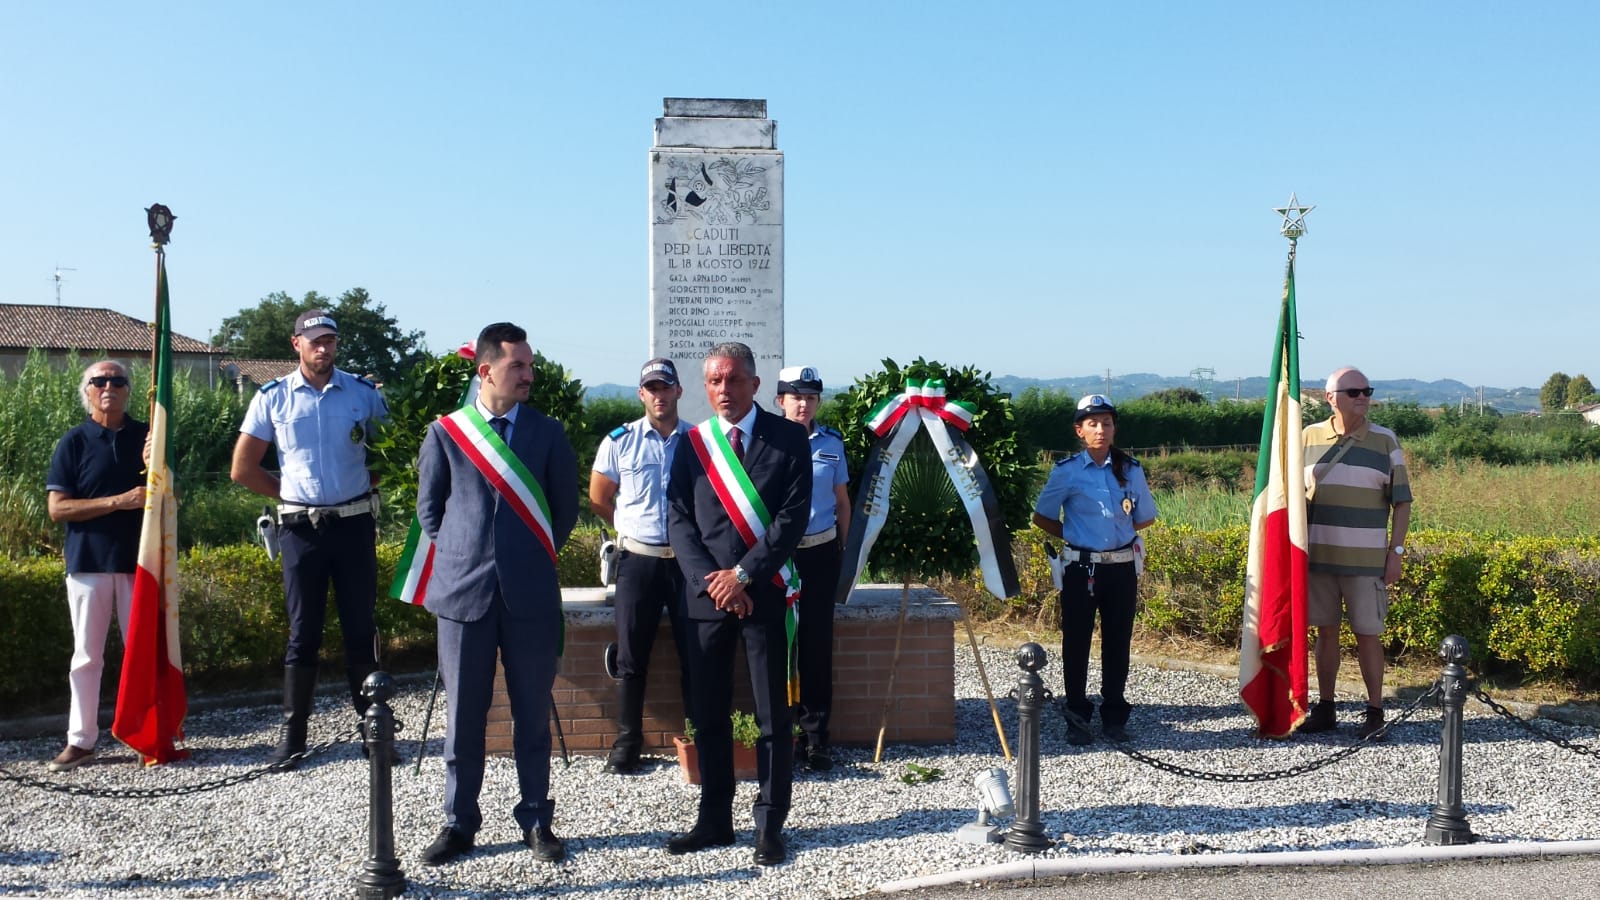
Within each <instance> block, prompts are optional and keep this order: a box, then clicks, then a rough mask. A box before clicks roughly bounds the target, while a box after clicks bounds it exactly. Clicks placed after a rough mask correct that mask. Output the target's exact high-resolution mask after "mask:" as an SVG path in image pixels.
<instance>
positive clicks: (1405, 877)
mask: <svg viewBox="0 0 1600 900" xmlns="http://www.w3.org/2000/svg"><path fill="white" fill-rule="evenodd" d="M887 896H895V897H907V898H916V900H929V898H957V897H959V898H973V897H991V896H993V897H1005V898H1011V897H1015V898H1018V900H1020V898H1022V897H1029V898H1033V897H1049V898H1066V897H1070V898H1079V897H1093V898H1095V900H1195V898H1209V897H1218V898H1227V900H1256V898H1259V900H1285V898H1304V897H1315V898H1317V900H1372V898H1374V897H1382V898H1384V900H1440V898H1442V897H1448V898H1450V900H1506V898H1520V897H1538V898H1551V900H1569V898H1570V900H1579V898H1582V900H1592V898H1595V897H1600V856H1562V857H1552V858H1545V859H1495V860H1467V861H1460V862H1447V863H1435V864H1428V865H1392V866H1322V867H1282V868H1277V867H1274V868H1252V869H1218V870H1193V869H1191V870H1186V871H1176V872H1159V873H1131V874H1118V875H1077V876H1072V877H1068V878H1052V879H1041V880H1037V881H1036V880H1018V881H1006V882H993V883H979V884H965V885H953V886H949V887H939V888H926V889H923V890H919V891H909V892H906V893H901V894H894V895H887Z"/></svg>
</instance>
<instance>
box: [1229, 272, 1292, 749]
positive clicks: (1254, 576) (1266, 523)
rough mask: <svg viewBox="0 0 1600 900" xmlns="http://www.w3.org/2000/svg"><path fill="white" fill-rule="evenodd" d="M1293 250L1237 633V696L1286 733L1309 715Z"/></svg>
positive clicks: (1259, 728) (1273, 733)
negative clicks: (1242, 607) (1241, 620)
mask: <svg viewBox="0 0 1600 900" xmlns="http://www.w3.org/2000/svg"><path fill="white" fill-rule="evenodd" d="M1298 340H1299V335H1298V328H1297V324H1296V320H1295V309H1294V251H1293V250H1292V249H1291V250H1290V253H1289V267H1288V273H1287V274H1286V275H1285V276H1284V284H1283V310H1282V312H1281V313H1280V314H1279V316H1278V336H1277V346H1276V347H1275V348H1274V350H1273V353H1272V389H1271V392H1270V393H1269V394H1268V396H1267V408H1266V412H1265V414H1264V415H1263V417H1262V423H1261V453H1260V456H1259V457H1258V458H1257V460H1256V492H1255V504H1254V506H1253V507H1252V508H1251V511H1250V556H1249V563H1248V566H1247V568H1246V574H1245V585H1244V626H1243V628H1242V629H1241V632H1240V639H1239V696H1240V697H1242V698H1243V699H1244V704H1245V706H1246V707H1248V708H1249V710H1250V714H1251V715H1252V716H1254V717H1255V720H1256V736H1257V737H1267V738H1283V737H1288V736H1289V735H1290V734H1292V733H1293V732H1294V730H1295V729H1296V728H1298V727H1299V726H1300V723H1301V722H1302V721H1304V720H1305V716H1306V709H1307V707H1306V571H1307V570H1306V562H1307V560H1306V546H1307V541H1306V486H1305V475H1304V471H1305V468H1304V467H1305V454H1304V452H1303V449H1302V444H1301V439H1300V348H1299V342H1298Z"/></svg>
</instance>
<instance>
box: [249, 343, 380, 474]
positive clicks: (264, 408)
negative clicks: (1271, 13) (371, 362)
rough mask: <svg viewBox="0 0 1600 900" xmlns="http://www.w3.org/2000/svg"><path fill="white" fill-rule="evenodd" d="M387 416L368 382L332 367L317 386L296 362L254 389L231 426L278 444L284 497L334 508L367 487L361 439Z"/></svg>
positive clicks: (365, 445) (254, 436) (376, 390)
mask: <svg viewBox="0 0 1600 900" xmlns="http://www.w3.org/2000/svg"><path fill="white" fill-rule="evenodd" d="M388 417H389V406H388V404H386V403H385V402H384V400H383V392H381V391H379V390H378V389H377V387H376V386H374V385H373V383H372V382H370V381H367V380H366V379H364V378H358V377H357V376H355V375H352V374H350V373H349V372H346V371H344V370H343V369H334V370H333V375H332V377H330V378H329V379H328V384H327V386H326V387H324V388H323V389H322V390H320V391H319V390H317V389H316V388H314V387H312V386H311V385H310V384H308V383H307V382H306V379H305V375H304V373H302V372H301V371H300V368H299V367H298V366H296V367H295V370H294V371H293V372H290V373H289V374H288V375H285V376H284V377H282V378H279V379H277V380H276V381H270V382H267V384H266V385H265V386H264V387H262V388H261V390H260V391H258V392H257V393H256V395H255V397H254V398H252V399H251V401H250V408H249V410H247V411H246V412H245V414H244V422H243V423H242V424H241V425H240V426H239V431H240V432H242V433H244V434H248V435H250V436H251V437H253V438H258V439H260V440H263V441H267V442H269V443H275V444H277V445H278V464H279V466H280V469H281V471H280V480H281V484H280V488H279V494H280V495H281V496H282V498H283V501H284V502H285V503H300V504H304V505H306V506H335V505H338V504H342V503H349V502H350V501H352V500H356V499H359V498H360V497H361V496H362V495H364V494H366V493H367V492H368V491H370V490H371V489H372V479H371V477H370V476H369V475H368V474H367V441H368V440H369V439H371V437H372V435H373V432H374V430H375V429H376V427H377V424H378V423H379V422H382V421H383V420H385V419H387V418H388Z"/></svg>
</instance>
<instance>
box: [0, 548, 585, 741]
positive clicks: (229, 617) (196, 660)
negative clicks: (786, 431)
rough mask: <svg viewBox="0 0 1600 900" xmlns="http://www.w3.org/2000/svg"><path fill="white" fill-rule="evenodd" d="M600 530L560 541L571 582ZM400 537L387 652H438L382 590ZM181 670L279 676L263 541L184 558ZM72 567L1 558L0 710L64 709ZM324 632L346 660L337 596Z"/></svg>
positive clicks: (416, 612) (277, 587) (331, 651)
mask: <svg viewBox="0 0 1600 900" xmlns="http://www.w3.org/2000/svg"><path fill="white" fill-rule="evenodd" d="M599 542H600V538H599V533H598V532H597V531H596V530H593V529H579V530H578V531H576V532H574V533H573V536H572V538H571V540H569V541H568V542H567V545H566V546H565V547H564V548H562V551H561V559H560V577H561V583H562V584H563V585H572V586H581V585H595V584H598V583H599V580H598V579H599V563H598V558H599V556H598V550H599ZM400 549H401V548H400V545H399V544H380V545H379V546H378V584H379V588H380V589H379V593H380V599H379V601H378V608H377V621H378V631H379V633H380V634H381V635H383V641H384V647H385V652H386V653H388V654H394V653H395V652H397V651H398V652H412V653H418V654H426V655H428V656H430V657H431V654H432V648H433V641H434V634H435V632H434V619H433V616H431V615H429V614H428V612H427V610H424V609H422V608H420V607H415V606H409V605H406V604H404V603H399V602H397V601H394V600H390V599H388V598H387V597H386V596H381V595H384V594H386V593H387V588H388V585H389V583H390V581H392V580H393V578H394V570H395V564H396V562H397V561H398V559H399V556H400ZM178 571H179V590H180V591H181V600H180V604H181V605H180V607H179V609H180V614H179V621H180V623H181V625H180V627H181V629H182V638H181V639H182V642H183V667H184V673H185V676H186V678H187V679H188V680H189V681H190V683H191V688H192V689H195V690H205V689H207V688H208V687H227V686H233V685H236V684H240V683H244V682H250V681H252V680H256V681H259V680H262V679H264V678H265V679H267V680H268V681H269V682H270V680H271V679H273V678H275V677H276V671H277V669H278V667H279V666H280V665H281V664H282V662H283V645H284V641H285V639H286V638H287V636H288V633H289V625H288V621H287V619H286V618H285V615H284V609H283V576H282V573H281V570H280V569H279V566H278V564H277V563H276V562H271V561H269V560H268V559H267V555H266V553H265V552H263V551H262V549H261V548H260V546H255V545H245V544H240V545H234V546H229V547H211V548H206V547H197V548H195V549H193V550H190V551H189V552H188V553H186V554H184V555H182V556H181V557H180V558H179V562H178ZM64 581H65V572H64V566H63V565H62V562H61V560H60V559H59V558H55V557H48V558H46V557H35V558H31V559H24V560H7V559H4V558H0V597H4V598H5V602H3V603H0V707H3V708H4V709H6V710H23V709H26V710H30V711H38V710H43V711H47V712H48V711H50V710H52V709H54V708H55V707H57V706H59V707H60V708H62V709H65V704H66V698H67V667H68V665H69V664H70V662H71V659H72V626H71V623H70V622H68V620H67V609H66V588H65V584H64ZM328 606H329V614H328V623H327V626H326V629H325V631H324V633H323V642H322V643H323V657H324V659H325V660H326V659H335V660H337V659H340V658H341V657H342V653H343V651H342V650H341V649H340V648H341V647H342V646H343V644H342V639H341V638H340V636H339V625H338V613H337V609H336V607H334V604H333V603H332V602H331V600H330V602H329V604H328ZM111 631H112V634H111V636H110V638H109V639H108V641H107V661H106V675H105V676H104V677H103V679H102V681H103V683H102V685H101V688H102V692H103V694H104V696H105V697H107V698H109V697H111V696H113V695H114V694H115V691H116V674H115V673H116V672H117V671H118V668H117V667H118V666H119V665H120V660H121V651H120V644H121V641H120V640H119V638H118V637H117V629H116V628H112V629H111Z"/></svg>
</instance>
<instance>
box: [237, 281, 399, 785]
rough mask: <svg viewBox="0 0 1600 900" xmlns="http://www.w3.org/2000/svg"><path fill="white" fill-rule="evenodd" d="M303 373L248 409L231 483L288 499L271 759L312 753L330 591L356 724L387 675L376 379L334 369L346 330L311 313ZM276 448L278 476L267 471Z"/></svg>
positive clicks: (304, 317)
mask: <svg viewBox="0 0 1600 900" xmlns="http://www.w3.org/2000/svg"><path fill="white" fill-rule="evenodd" d="M290 343H291V345H292V346H293V347H294V348H295V352H296V354H297V355H298V356H299V359H300V365H299V367H298V368H296V369H295V370H294V371H293V372H291V373H289V374H288V375H285V376H284V377H282V378H279V379H277V380H275V381H272V382H269V383H268V384H266V385H265V386H264V387H262V388H261V391H260V392H259V393H258V394H256V396H255V398H254V399H252V400H251V401H250V409H249V410H248V411H247V412H246V413H245V417H244V423H243V424H241V425H240V426H239V442H238V443H237V444H236V445H234V449H233V472H232V475H233V480H234V481H236V482H238V483H239V484H241V485H244V486H245V487H247V488H249V489H250V490H252V491H255V492H256V493H258V494H261V495H263V496H267V497H271V498H273V499H274V500H277V501H279V505H278V527H279V543H280V546H281V548H282V554H283V592H284V605H285V607H286V610H287V612H288V618H289V643H288V649H287V650H286V652H285V653H284V659H283V664H284V682H283V728H282V732H281V735H280V738H279V741H278V746H277V748H276V749H275V750H274V751H273V753H272V761H273V762H282V761H284V760H287V759H288V758H289V757H291V756H293V755H294V754H296V753H299V752H301V751H303V750H304V749H305V746H306V720H307V718H308V717H309V715H310V714H311V701H312V695H313V693H314V692H315V690H316V684H317V655H318V653H319V652H320V651H321V649H322V625H323V621H324V619H325V617H326V615H327V607H328V584H329V583H330V581H331V582H332V584H333V588H334V596H335V598H336V599H337V602H338V604H339V628H340V631H342V632H343V634H344V651H345V672H346V674H347V675H348V677H349V681H350V696H351V701H352V703H353V704H354V706H355V709H356V713H357V715H360V714H361V713H363V712H365V711H366V708H367V699H366V698H365V697H363V696H362V695H361V684H362V682H363V681H365V680H366V677H367V676H368V675H370V674H372V672H374V671H375V670H376V669H377V667H378V662H377V660H378V654H377V626H376V624H375V622H374V620H373V613H374V606H375V605H376V603H377V596H378V560H377V550H376V541H377V525H376V521H375V519H374V502H375V500H374V494H375V492H374V491H373V483H374V480H375V479H374V476H373V475H372V473H371V472H370V471H369V470H368V469H367V441H368V439H369V438H371V437H372V434H373V430H374V428H375V427H376V426H377V424H378V423H379V422H381V421H383V420H384V419H386V418H387V417H388V415H389V409H388V406H387V405H386V404H385V403H384V400H383V395H382V394H381V393H380V392H379V391H378V389H377V387H376V386H375V385H373V383H372V382H370V381H367V380H366V379H365V378H359V377H357V376H355V375H352V374H350V373H349V372H346V371H344V370H342V369H338V368H336V367H335V366H334V357H335V356H336V355H337V353H338V349H339V326H338V324H337V323H336V322H335V321H334V320H333V318H332V317H331V316H329V315H328V314H327V313H326V312H324V311H322V310H320V309H308V310H306V311H305V312H303V313H301V314H300V316H299V318H298V319H296V320H295V326H294V337H293V338H291V340H290ZM273 443H276V444H277V446H278V460H279V468H280V472H279V474H276V475H275V474H273V473H271V472H268V471H267V470H266V469H264V468H262V465H261V460H262V458H263V457H264V456H265V455H266V451H267V447H268V445H270V444H273Z"/></svg>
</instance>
